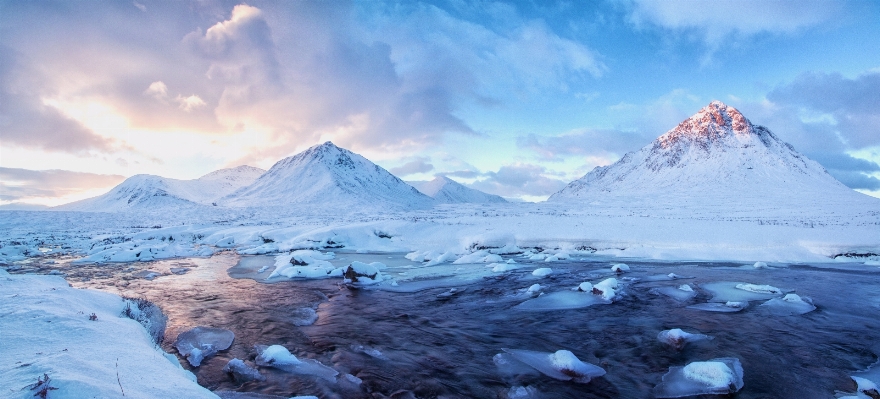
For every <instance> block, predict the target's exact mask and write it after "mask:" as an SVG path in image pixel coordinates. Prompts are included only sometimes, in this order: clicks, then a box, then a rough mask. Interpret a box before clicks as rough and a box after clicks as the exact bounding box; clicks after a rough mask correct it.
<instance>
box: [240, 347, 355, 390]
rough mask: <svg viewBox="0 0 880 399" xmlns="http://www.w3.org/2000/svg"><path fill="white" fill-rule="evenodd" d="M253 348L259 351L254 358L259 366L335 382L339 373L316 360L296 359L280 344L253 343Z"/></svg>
mask: <svg viewBox="0 0 880 399" xmlns="http://www.w3.org/2000/svg"><path fill="white" fill-rule="evenodd" d="M254 349H255V350H256V351H257V353H259V355H257V358H256V360H255V361H256V363H257V365H259V366H264V367H272V368H276V369H279V370H283V371H286V372H288V373H293V374H305V375H313V376H316V377H318V378H323V379H325V380H327V381H330V382H335V381H336V376H337V375H338V374H339V372H338V371H336V370H333V369H332V368H330V367H327V366H325V365H323V364H321V362H319V361H317V360H313V359H298V358H297V357H296V356H294V355H293V354H291V353H290V351H288V350H287V348H285V347H283V346H281V345H271V346H263V345H255V346H254Z"/></svg>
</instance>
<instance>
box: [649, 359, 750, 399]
mask: <svg viewBox="0 0 880 399" xmlns="http://www.w3.org/2000/svg"><path fill="white" fill-rule="evenodd" d="M742 378H743V369H742V364H740V362H739V359H736V358H719V359H712V360H709V361H705V362H692V363H689V364H688V365H686V366H684V367H670V368H669V372H667V373H666V375H664V376H663V382H661V383H660V384H658V385H657V386H656V387H654V397H656V398H682V397H686V396H696V395H710V394H714V395H723V394H728V393H734V392H737V391H739V390H740V389H742V387H743V379H742Z"/></svg>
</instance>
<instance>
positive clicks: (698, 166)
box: [550, 101, 870, 206]
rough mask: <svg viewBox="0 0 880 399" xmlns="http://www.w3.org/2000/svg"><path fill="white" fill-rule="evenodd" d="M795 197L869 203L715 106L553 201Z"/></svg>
mask: <svg viewBox="0 0 880 399" xmlns="http://www.w3.org/2000/svg"><path fill="white" fill-rule="evenodd" d="M793 196H798V197H800V198H804V197H810V196H820V197H823V198H826V199H827V198H830V197H836V198H838V199H844V198H848V199H857V200H867V199H870V197H868V196H866V195H863V194H860V193H858V192H856V191H854V190H851V189H850V188H848V187H846V186H844V185H843V184H842V183H840V182H839V181H837V180H836V179H834V178H833V177H831V175H829V174H828V172H826V171H825V169H824V168H823V167H822V166H821V165H819V164H818V163H816V162H815V161H813V160H811V159H808V158H807V157H805V156H804V155H802V154H800V153H798V152H797V151H795V149H794V148H793V147H792V146H791V145H789V144H787V143H785V142H783V141H782V140H780V139H779V138H778V137H776V135H774V134H773V133H772V132H770V130H768V129H767V128H765V127H763V126H758V125H753V124H752V123H751V122H750V121H749V120H748V119H746V117H745V116H743V114H742V113H740V112H739V111H738V110H736V109H735V108H733V107H730V106H728V105H725V104H724V103H722V102H720V101H714V102H712V103H710V104H709V105H708V106H706V107H705V108H703V109H701V110H700V111H699V112H697V113H696V114H695V115H694V116H692V117H690V118H688V119H686V120H684V121H682V122H681V123H680V124H679V125H678V126H676V127H675V128H673V129H672V130H670V131H668V132H666V134H664V135H662V136H660V137H658V138H657V139H656V140H654V141H653V142H652V143H651V144H649V145H647V146H645V147H643V148H642V149H640V150H638V151H635V152H630V153H628V154H626V155H624V156H623V158H621V159H620V160H619V161H617V162H616V163H614V164H612V165H609V166H602V167H597V168H595V169H593V170H592V171H590V172H589V173H587V174H586V175H585V176H584V177H582V178H580V179H578V180H575V181H574V182H572V183H570V184H569V185H568V186H566V187H565V188H563V189H562V190H561V191H559V192H557V193H556V194H554V195H553V196H551V197H550V201H566V200H586V201H593V200H601V199H603V198H606V199H607V198H612V197H618V198H621V197H624V198H640V197H641V198H655V199H656V198H667V199H673V200H680V201H688V200H690V201H691V202H695V201H696V202H700V203H708V202H706V201H715V203H719V204H720V203H736V202H741V201H742V200H748V201H749V202H750V203H753V202H755V200H757V201H762V202H768V201H782V202H783V203H790V201H789V199H788V197H793ZM780 205H782V206H784V204H780Z"/></svg>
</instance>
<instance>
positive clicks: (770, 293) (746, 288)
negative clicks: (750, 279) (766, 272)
mask: <svg viewBox="0 0 880 399" xmlns="http://www.w3.org/2000/svg"><path fill="white" fill-rule="evenodd" d="M700 288H702V289H704V290H706V291H707V292H709V293H710V294H712V299H710V302H731V301H732V302H747V301H758V300H767V299H771V298H776V297H780V296H782V294H783V291H782V290H781V289H779V288H776V287H773V286H770V285H757V284H748V283H737V282H727V281H720V282H714V283H706V284H702V285H700Z"/></svg>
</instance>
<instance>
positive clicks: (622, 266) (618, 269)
mask: <svg viewBox="0 0 880 399" xmlns="http://www.w3.org/2000/svg"><path fill="white" fill-rule="evenodd" d="M611 271H612V272H615V273H623V272H628V271H629V265H627V264H626V263H618V264H616V265H612V266H611Z"/></svg>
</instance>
